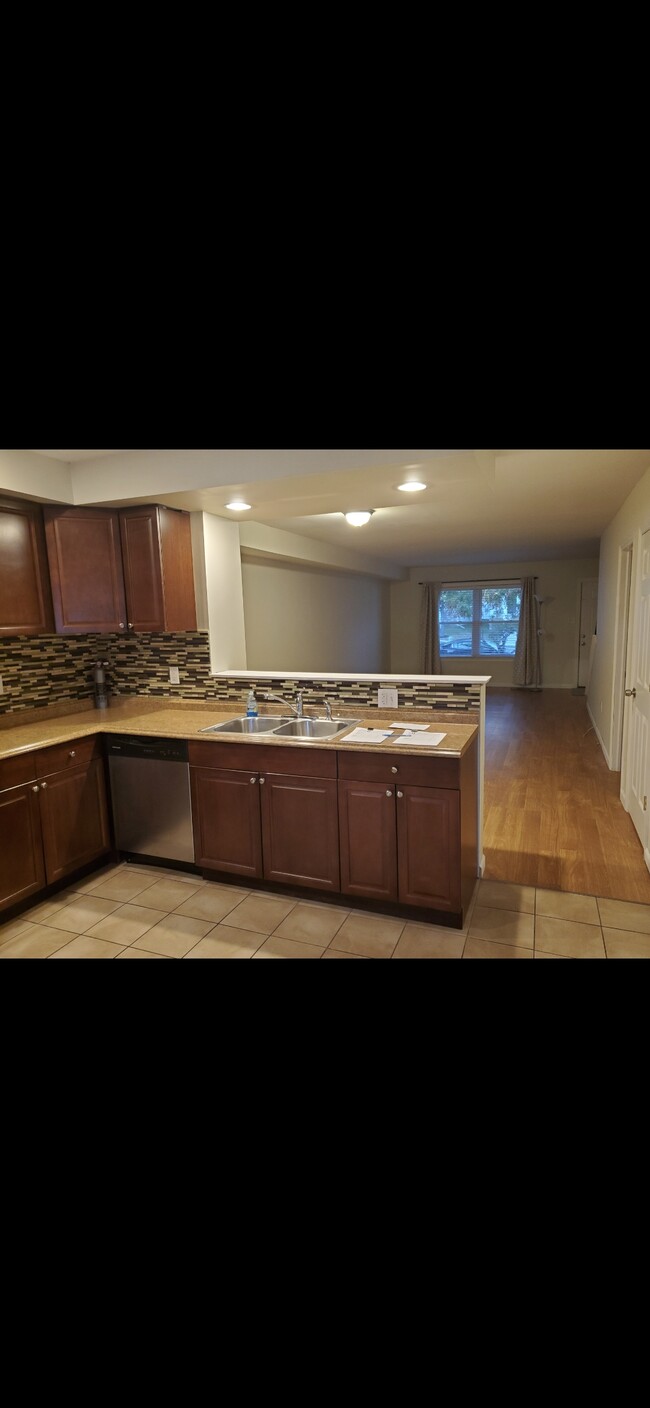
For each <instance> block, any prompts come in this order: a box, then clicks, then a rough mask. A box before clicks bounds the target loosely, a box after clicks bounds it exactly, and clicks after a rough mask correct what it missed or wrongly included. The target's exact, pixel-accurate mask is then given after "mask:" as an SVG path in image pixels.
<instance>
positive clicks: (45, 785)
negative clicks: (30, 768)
mask: <svg viewBox="0 0 650 1408" xmlns="http://www.w3.org/2000/svg"><path fill="white" fill-rule="evenodd" d="M41 787H42V788H43V791H45V788H46V787H47V783H46V782H42V783H41Z"/></svg>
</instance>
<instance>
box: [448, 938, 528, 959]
mask: <svg viewBox="0 0 650 1408" xmlns="http://www.w3.org/2000/svg"><path fill="white" fill-rule="evenodd" d="M532 957H533V951H532V949H530V948H522V947H521V946H520V945H517V944H498V943H497V944H495V943H490V942H489V941H487V940H486V939H473V938H472V937H471V935H469V936H468V938H467V941H466V943H465V949H464V952H463V959H465V958H532Z"/></svg>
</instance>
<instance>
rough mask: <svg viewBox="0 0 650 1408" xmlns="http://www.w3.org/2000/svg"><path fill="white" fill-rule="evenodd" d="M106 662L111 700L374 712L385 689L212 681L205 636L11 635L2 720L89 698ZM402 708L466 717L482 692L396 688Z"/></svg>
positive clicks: (0, 702)
mask: <svg viewBox="0 0 650 1408" xmlns="http://www.w3.org/2000/svg"><path fill="white" fill-rule="evenodd" d="M98 660H103V661H107V662H108V663H107V666H106V682H107V688H108V692H109V694H111V695H113V696H120V697H122V696H127V695H129V694H140V695H142V694H144V695H146V694H149V695H152V696H153V697H155V698H159V699H214V700H219V701H221V700H223V701H224V702H228V701H229V700H236V701H237V703H245V701H246V698H247V696H248V692H249V690H250V689H251V688H252V689H254V690H255V693H256V695H257V698H258V700H259V701H260V702H262V701H263V698H264V695H265V694H282V695H284V696H285V698H287V699H291V698H293V697H294V696H295V695H296V694H297V692H298V690H299V689H302V690H303V697H304V702H305V704H306V705H320V706H322V705H324V703H325V700H326V699H328V698H329V699H333V698H335V699H336V700H337V701H338V703H339V704H340V705H343V704H345V705H351V706H353V707H357V706H358V707H361V706H362V705H363V707H364V708H373V707H375V708H376V706H377V690H378V689H379V688H380V687H381V686H382V685H385V684H386V683H390V684H395V681H394V680H390V681H387V679H386V676H385V675H378V676H377V679H376V680H363V681H358V682H357V681H352V680H342V679H340V678H337V676H336V675H335V674H332V675H331V676H330V678H329V679H327V680H308V679H302V680H294V679H292V680H285V679H284V677H283V676H282V675H278V677H277V678H273V679H264V680H261V681H260V682H259V683H256V681H255V680H253V679H250V678H248V677H247V678H246V679H242V678H241V676H240V677H238V676H237V675H233V676H232V678H224V677H221V678H215V676H214V675H211V674H210V648H209V641H208V634H207V631H191V632H189V631H188V632H183V633H178V634H174V635H172V634H165V635H147V634H140V633H138V635H121V634H120V635H114V636H113V635H86V636H56V635H52V636H13V637H11V638H6V639H5V640H3V641H2V642H0V675H1V676H2V682H3V687H4V688H3V693H2V694H0V715H6V714H14V713H17V712H20V711H22V710H25V709H34V708H39V707H41V708H42V707H44V706H46V705H50V704H61V703H62V702H65V700H67V699H69V700H83V699H91V698H92V696H93V667H94V665H95V664H96V662H97V661H98ZM171 665H176V666H178V672H179V677H180V683H179V684H176V685H174V684H170V682H169V669H170V666H171ZM397 697H398V705H399V706H400V707H404V706H405V705H408V706H410V707H415V708H418V707H424V708H433V707H435V709H437V710H438V709H443V710H449V711H450V712H451V711H453V712H454V713H465V712H467V711H472V710H474V709H478V708H479V707H480V686H479V685H470V684H452V685H449V684H447V685H433V684H431V685H427V684H413V683H409V684H404V685H400V684H399V683H398V684H397Z"/></svg>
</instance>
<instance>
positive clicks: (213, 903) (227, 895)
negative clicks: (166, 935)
mask: <svg viewBox="0 0 650 1408" xmlns="http://www.w3.org/2000/svg"><path fill="white" fill-rule="evenodd" d="M249 894H250V890H239V889H238V888H237V886H236V885H233V886H232V887H229V886H228V885H204V886H203V889H201V890H197V891H196V892H195V894H193V895H192V897H191V899H188V900H185V902H184V903H183V904H177V905H176V908H175V910H174V914H188V915H189V917H190V919H211V920H212V923H213V924H218V922H219V920H220V919H225V917H226V915H227V914H230V911H231V910H233V909H235V908H236V906H237V905H238V904H241V902H242V900H245V899H246V896H247V895H249Z"/></svg>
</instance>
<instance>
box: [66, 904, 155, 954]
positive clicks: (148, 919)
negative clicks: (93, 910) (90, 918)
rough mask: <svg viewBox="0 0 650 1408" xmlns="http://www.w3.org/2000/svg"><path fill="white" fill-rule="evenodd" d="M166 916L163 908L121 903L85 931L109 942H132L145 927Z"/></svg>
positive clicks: (140, 935)
mask: <svg viewBox="0 0 650 1408" xmlns="http://www.w3.org/2000/svg"><path fill="white" fill-rule="evenodd" d="M166 918H167V915H166V913H165V910H164V909H147V908H146V906H145V905H143V904H121V905H118V907H117V909H115V910H114V911H113V913H112V914H109V915H107V916H106V918H105V919H100V920H99V922H98V923H97V924H93V926H92V928H91V929H88V930H87V931H86V932H87V933H89V934H90V936H91V938H93V939H105V940H106V942H107V943H109V944H132V943H134V942H135V940H136V939H139V938H141V937H142V935H143V934H145V933H146V931H147V929H151V928H153V925H154V924H158V923H159V921H160V920H161V919H166Z"/></svg>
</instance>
